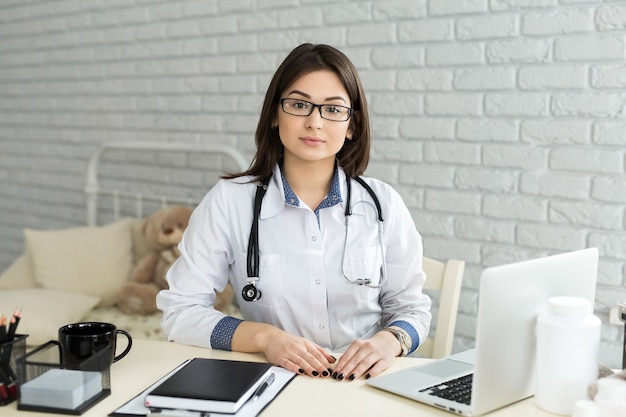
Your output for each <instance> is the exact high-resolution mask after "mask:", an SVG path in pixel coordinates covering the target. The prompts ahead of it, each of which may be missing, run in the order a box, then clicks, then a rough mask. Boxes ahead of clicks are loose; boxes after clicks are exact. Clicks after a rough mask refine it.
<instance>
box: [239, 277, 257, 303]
mask: <svg viewBox="0 0 626 417" xmlns="http://www.w3.org/2000/svg"><path fill="white" fill-rule="evenodd" d="M261 295H262V294H261V290H259V289H258V288H257V287H256V283H255V282H254V281H252V282H250V284H248V285H246V286H244V287H243V288H242V289H241V298H243V299H244V300H245V301H258V300H260V299H261Z"/></svg>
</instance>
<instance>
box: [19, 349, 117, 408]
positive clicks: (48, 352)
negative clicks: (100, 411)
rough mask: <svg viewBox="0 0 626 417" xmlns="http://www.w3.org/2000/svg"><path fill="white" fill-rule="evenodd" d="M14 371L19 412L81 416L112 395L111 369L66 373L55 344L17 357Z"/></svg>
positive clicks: (59, 351) (70, 371)
mask: <svg viewBox="0 0 626 417" xmlns="http://www.w3.org/2000/svg"><path fill="white" fill-rule="evenodd" d="M91 359H93V356H92V357H91ZM78 368H79V369H80V364H79V367H78ZM17 369H18V373H17V374H18V394H19V395H18V402H17V409H18V410H27V411H39V412H46V413H58V414H73V415H80V414H82V413H84V412H85V411H86V410H88V409H89V408H91V407H92V406H94V405H95V404H97V403H98V402H100V400H102V399H103V398H105V397H107V396H109V395H110V394H111V369H110V366H109V367H107V368H106V369H104V370H102V371H82V370H79V369H65V368H64V367H63V364H62V362H61V350H60V346H59V344H58V343H57V342H56V341H49V342H46V343H44V344H43V345H41V346H39V347H38V348H36V349H34V350H33V351H31V352H29V353H28V354H26V355H24V356H22V357H20V358H19V359H18V366H17Z"/></svg>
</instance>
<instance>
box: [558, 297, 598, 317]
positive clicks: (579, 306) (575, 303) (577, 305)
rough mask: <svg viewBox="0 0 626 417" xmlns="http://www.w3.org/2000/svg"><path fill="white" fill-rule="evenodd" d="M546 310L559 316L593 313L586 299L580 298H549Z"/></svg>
mask: <svg viewBox="0 0 626 417" xmlns="http://www.w3.org/2000/svg"><path fill="white" fill-rule="evenodd" d="M548 308H549V309H550V312H551V313H553V314H557V315H559V316H570V315H585V314H591V313H593V306H592V305H591V302H590V301H589V300H587V299H586V298H581V297H550V298H549V299H548Z"/></svg>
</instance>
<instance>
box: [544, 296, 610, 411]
mask: <svg viewBox="0 0 626 417" xmlns="http://www.w3.org/2000/svg"><path fill="white" fill-rule="evenodd" d="M600 331H601V322H600V319H599V318H598V317H596V316H594V315H593V305H592V303H591V302H590V301H589V300H587V299H584V298H580V297H551V298H549V299H548V309H547V310H546V311H544V312H542V313H541V314H539V316H538V317H537V327H536V336H537V360H536V368H535V375H536V386H535V400H536V403H537V405H538V406H539V407H540V408H542V409H544V410H546V411H548V412H550V413H554V414H561V415H568V416H571V415H572V412H573V411H574V404H575V403H576V401H579V400H584V399H588V388H589V385H590V384H591V383H592V382H593V381H595V380H596V379H597V378H598V364H599V358H598V356H599V351H600Z"/></svg>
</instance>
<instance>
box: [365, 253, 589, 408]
mask: <svg viewBox="0 0 626 417" xmlns="http://www.w3.org/2000/svg"><path fill="white" fill-rule="evenodd" d="M597 270H598V250H597V249H596V248H590V249H583V250H578V251H574V252H568V253H563V254H559V255H553V256H548V257H544V258H539V259H532V260H528V261H522V262H516V263H512V264H508V265H502V266H496V267H491V268H486V269H485V270H484V271H483V273H482V275H481V279H480V288H479V300H478V315H477V326H476V344H475V346H474V349H471V350H469V351H465V352H460V353H456V354H453V355H451V356H449V357H446V358H442V359H438V360H435V361H432V362H428V363H427V364H423V365H418V366H414V367H411V368H407V369H403V370H401V371H397V372H392V373H388V374H383V375H381V376H378V377H376V378H373V379H371V380H369V381H367V383H368V384H369V385H371V386H373V387H376V388H379V389H383V390H386V391H389V392H392V393H395V394H398V395H402V396H404V397H407V398H411V399H414V400H416V401H419V402H423V403H426V404H429V405H432V406H435V407H437V408H439V409H442V410H446V411H449V412H452V413H455V414H460V415H464V416H478V415H482V414H485V413H488V412H490V411H493V410H496V409H498V408H501V407H504V406H507V405H509V404H512V403H514V402H516V401H519V400H522V399H524V398H528V397H530V396H532V395H533V394H534V384H535V375H534V368H535V342H536V341H535V323H536V318H537V315H539V313H540V312H542V311H543V310H544V309H546V308H547V300H548V298H549V297H552V296H574V297H582V298H586V299H588V300H590V301H591V302H592V303H593V302H594V299H595V288H596V278H597ZM465 383H470V384H471V388H467V387H465V388H464V387H463V386H464V384H465ZM450 398H453V399H450Z"/></svg>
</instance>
